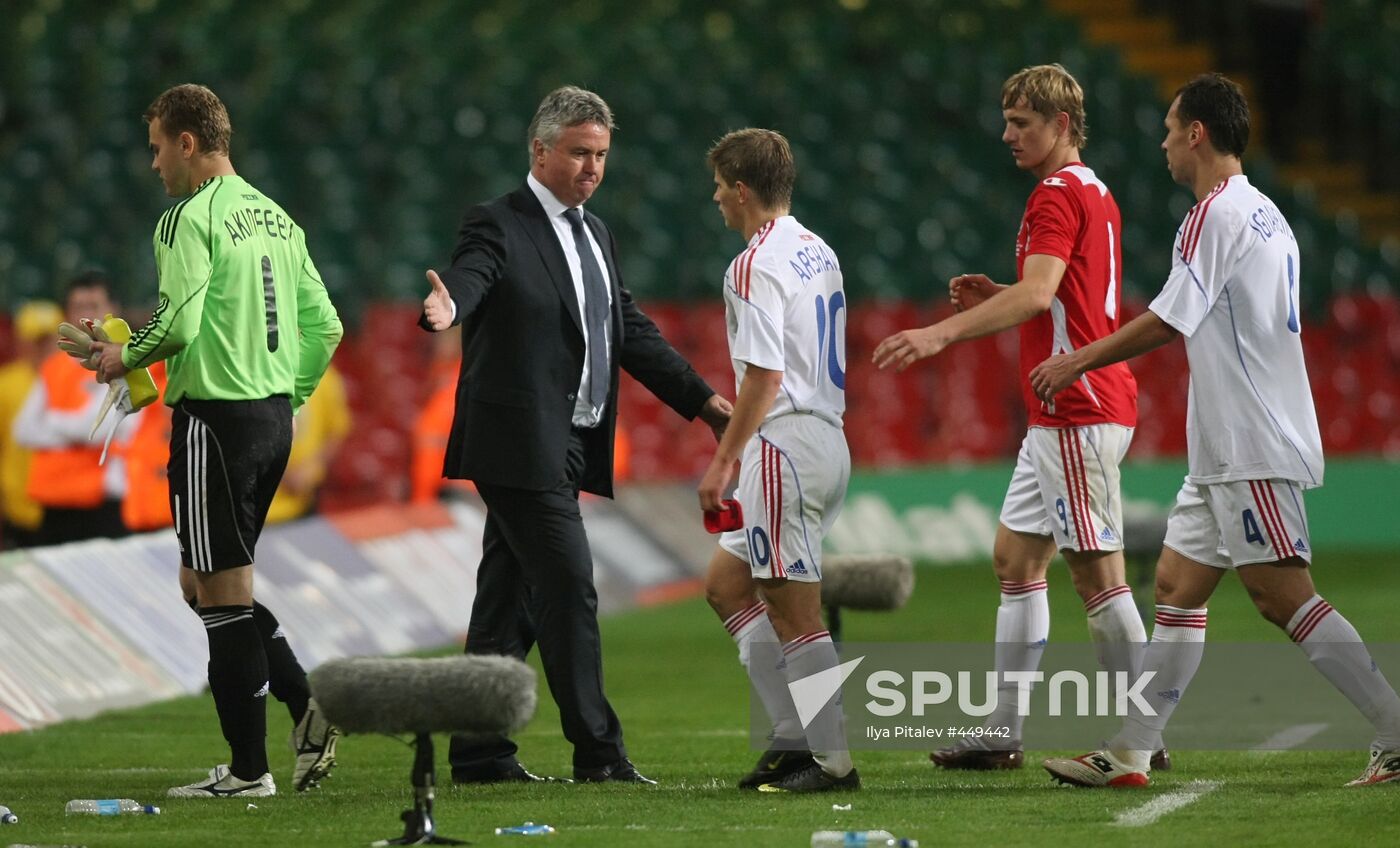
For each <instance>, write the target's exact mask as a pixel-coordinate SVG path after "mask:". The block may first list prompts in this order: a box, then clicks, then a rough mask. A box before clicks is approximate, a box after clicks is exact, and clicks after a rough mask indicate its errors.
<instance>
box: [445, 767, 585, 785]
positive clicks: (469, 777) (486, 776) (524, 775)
mask: <svg viewBox="0 0 1400 848" xmlns="http://www.w3.org/2000/svg"><path fill="white" fill-rule="evenodd" d="M553 780H555V778H552V777H540V776H539V775H537V774H532V773H531V772H529V771H526V769H525V767H524V766H523V765H521V764H520V763H518V762H517V763H513V764H511V765H510V766H509V767H508V768H501V769H490V770H486V771H471V772H467V771H460V770H456V769H454V770H453V771H452V782H453V783H456V784H469V783H549V782H550V781H553ZM566 782H567V781H566Z"/></svg>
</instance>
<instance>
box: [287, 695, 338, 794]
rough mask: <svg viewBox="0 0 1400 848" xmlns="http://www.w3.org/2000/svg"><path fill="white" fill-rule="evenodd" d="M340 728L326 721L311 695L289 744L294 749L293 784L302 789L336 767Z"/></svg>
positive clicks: (318, 780) (303, 790) (317, 782)
mask: <svg viewBox="0 0 1400 848" xmlns="http://www.w3.org/2000/svg"><path fill="white" fill-rule="evenodd" d="M339 738H340V728H338V727H336V726H335V725H333V724H331V723H330V722H329V721H327V720H326V714H325V713H323V712H321V707H320V706H319V705H318V704H317V703H316V699H315V698H312V699H311V700H309V701H307V702H306V714H305V715H303V716H302V717H301V721H299V722H297V726H296V728H295V729H293V730H292V738H291V747H292V750H293V751H295V752H296V755H297V762H296V767H295V768H294V769H293V771H292V787H293V788H294V789H295V790H296V791H298V792H305V791H306V790H308V789H310V788H311V787H313V786H316V785H317V784H319V783H320V782H321V781H322V780H324V779H325V777H326V775H328V774H330V773H331V769H332V768H333V767H334V766H335V743H336V740H338V739H339Z"/></svg>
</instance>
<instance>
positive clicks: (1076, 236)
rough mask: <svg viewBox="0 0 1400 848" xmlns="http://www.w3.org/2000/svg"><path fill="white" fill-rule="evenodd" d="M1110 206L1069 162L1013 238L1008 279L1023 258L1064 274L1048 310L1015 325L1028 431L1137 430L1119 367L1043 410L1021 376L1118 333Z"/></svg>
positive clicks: (1043, 188)
mask: <svg viewBox="0 0 1400 848" xmlns="http://www.w3.org/2000/svg"><path fill="white" fill-rule="evenodd" d="M1122 232H1123V223H1122V218H1121V217H1120V216H1119V214H1118V204H1117V203H1116V202H1115V201H1114V199H1113V195H1112V194H1111V193H1110V192H1109V190H1108V186H1106V185H1104V184H1103V183H1102V182H1101V181H1100V180H1099V178H1098V177H1096V176H1094V172H1093V171H1092V170H1090V169H1089V168H1087V167H1085V166H1084V165H1082V164H1080V163H1078V162H1075V163H1073V164H1070V165H1066V166H1065V167H1064V168H1061V169H1060V170H1058V171H1056V172H1055V173H1053V174H1051V175H1050V176H1048V177H1046V178H1045V179H1043V180H1041V181H1040V183H1039V184H1038V185H1037V186H1036V187H1035V191H1033V192H1031V196H1030V199H1029V200H1027V201H1026V214H1025V217H1023V218H1022V219H1021V232H1020V233H1019V234H1018V235H1017V237H1016V278H1017V279H1018V280H1019V279H1021V276H1022V274H1023V272H1024V265H1025V262H1026V257H1027V256H1030V255H1031V254H1033V253H1043V254H1046V255H1048V256H1055V257H1058V258H1060V259H1063V260H1064V262H1065V264H1066V266H1068V267H1067V268H1066V269H1065V275H1064V277H1062V278H1061V279H1060V287H1059V290H1058V291H1056V292H1055V299H1054V301H1053V302H1052V303H1051V305H1050V311H1048V312H1045V313H1043V314H1041V315H1037V316H1036V317H1034V318H1032V319H1031V320H1029V321H1027V322H1025V323H1024V324H1022V325H1021V394H1022V395H1023V396H1024V397H1025V400H1026V409H1027V410H1028V411H1029V412H1030V422H1029V423H1030V425H1031V426H1039V427H1078V426H1082V425H1085V424H1122V425H1124V426H1127V427H1134V426H1136V425H1137V381H1136V380H1134V379H1133V372H1132V371H1129V370H1128V366H1127V364H1126V363H1122V362H1119V363H1117V364H1116V365H1110V366H1108V367H1106V368H1100V369H1098V370H1097V371H1090V372H1089V373H1087V374H1085V375H1084V376H1083V378H1081V379H1080V380H1079V381H1078V382H1076V383H1075V384H1074V385H1072V386H1070V387H1069V388H1067V389H1065V390H1064V391H1063V392H1060V393H1059V394H1058V395H1056V396H1055V401H1054V403H1045V402H1044V401H1042V400H1040V399H1039V398H1037V397H1036V396H1035V393H1034V392H1032V391H1031V385H1030V380H1029V375H1030V372H1031V369H1032V368H1034V367H1035V366H1037V365H1039V364H1040V363H1041V362H1042V361H1044V359H1045V358H1046V357H1047V356H1051V355H1052V354H1059V353H1066V352H1068V351H1071V350H1077V349H1079V348H1081V347H1084V346H1085V345H1087V344H1089V343H1090V342H1093V341H1095V340H1097V339H1101V338H1103V337H1104V336H1107V335H1110V334H1112V333H1113V331H1114V330H1117V329H1118V317H1119V315H1120V313H1121V300H1122V292H1121V288H1122V286H1121V285H1120V284H1121V282H1122V268H1123V252H1122V248H1121V236H1122Z"/></svg>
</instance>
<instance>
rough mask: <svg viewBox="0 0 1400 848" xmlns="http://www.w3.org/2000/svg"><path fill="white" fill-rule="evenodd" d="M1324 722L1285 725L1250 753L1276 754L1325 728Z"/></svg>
mask: <svg viewBox="0 0 1400 848" xmlns="http://www.w3.org/2000/svg"><path fill="white" fill-rule="evenodd" d="M1327 728H1328V725H1327V724H1325V723H1317V724H1295V725H1293V726H1292V727H1285V728H1284V729H1283V730H1280V731H1279V732H1278V733H1275V734H1274V735H1273V736H1270V737H1269V738H1268V739H1265V740H1264V741H1263V742H1260V743H1259V744H1258V745H1255V746H1254V747H1253V748H1251V749H1250V753H1251V754H1277V753H1278V752H1279V751H1286V750H1288V749H1289V748H1296V747H1298V746H1299V745H1301V744H1303V743H1304V742H1306V741H1308V740H1309V739H1311V738H1313V737H1314V736H1316V735H1317V734H1319V733H1321V732H1322V731H1324V730H1326V729H1327Z"/></svg>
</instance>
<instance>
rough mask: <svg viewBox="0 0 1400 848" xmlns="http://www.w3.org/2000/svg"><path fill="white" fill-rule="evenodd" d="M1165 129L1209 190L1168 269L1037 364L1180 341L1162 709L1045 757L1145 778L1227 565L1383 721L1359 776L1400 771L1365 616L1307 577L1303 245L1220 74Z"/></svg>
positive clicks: (1160, 657) (1163, 579)
mask: <svg viewBox="0 0 1400 848" xmlns="http://www.w3.org/2000/svg"><path fill="white" fill-rule="evenodd" d="M1166 128H1167V137H1166V139H1165V140H1164V141H1163V142H1162V149H1163V150H1164V151H1165V152H1166V157H1167V167H1168V168H1169V169H1170V170H1171V174H1172V178H1173V179H1175V180H1176V181H1177V182H1178V183H1180V184H1182V185H1184V186H1187V187H1189V188H1191V189H1192V191H1194V192H1195V195H1196V199H1197V200H1198V201H1199V202H1198V203H1197V204H1196V206H1195V207H1194V208H1192V210H1191V212H1190V213H1189V214H1188V215H1187V216H1186V220H1185V222H1184V223H1183V224H1182V227H1181V229H1180V230H1179V231H1178V232H1177V239H1176V244H1175V250H1174V252H1173V259H1172V270H1171V275H1170V276H1169V277H1168V278H1167V283H1166V285H1165V286H1164V287H1163V289H1162V292H1161V294H1159V295H1158V296H1157V298H1156V299H1155V300H1153V301H1152V303H1151V304H1150V306H1149V307H1148V311H1147V312H1145V313H1143V314H1142V315H1141V316H1139V317H1138V318H1136V319H1134V320H1133V321H1132V322H1131V323H1129V324H1127V325H1126V326H1124V327H1123V328H1122V329H1121V330H1119V331H1118V332H1116V333H1114V334H1113V335H1111V336H1109V337H1108V338H1105V339H1102V340H1101V341H1098V342H1095V343H1094V344H1091V345H1089V346H1087V347H1084V348H1081V349H1079V350H1077V351H1075V352H1073V353H1070V354H1067V355H1065V356H1057V357H1051V358H1050V359H1047V360H1045V361H1044V362H1042V363H1041V364H1040V365H1038V366H1036V368H1035V369H1034V370H1033V371H1032V372H1031V384H1032V386H1033V387H1034V389H1035V391H1036V393H1037V394H1038V395H1039V396H1040V397H1041V398H1043V399H1045V400H1047V401H1048V400H1050V399H1051V398H1053V397H1055V395H1056V394H1057V393H1058V392H1060V391H1061V390H1063V389H1064V388H1065V387H1066V386H1070V385H1073V384H1074V382H1075V381H1076V380H1078V379H1079V378H1080V376H1082V375H1083V374H1085V373H1086V372H1089V371H1092V370H1093V369H1095V368H1101V367H1103V366H1105V365H1108V364H1110V363H1115V362H1121V361H1123V360H1125V359H1130V358H1132V357H1134V356H1138V355H1140V354H1143V353H1146V352H1147V351H1149V350H1152V349H1153V348H1156V347H1159V346H1161V345H1164V344H1167V343H1168V342H1171V341H1173V340H1174V339H1176V338H1177V336H1185V338H1186V357H1187V362H1188V364H1189V366H1190V370H1191V386H1190V390H1189V391H1190V401H1191V402H1190V413H1189V417H1188V419H1187V424H1186V427H1187V459H1188V466H1189V473H1188V475H1187V478H1186V482H1185V484H1184V485H1183V486H1182V489H1181V492H1180V493H1179V494H1178V495H1177V500H1176V505H1175V506H1174V507H1173V508H1172V512H1171V515H1170V516H1169V517H1168V519H1167V536H1166V540H1165V542H1164V547H1163V549H1162V556H1161V559H1160V560H1159V561H1158V563H1157V623H1156V627H1155V628H1154V630H1153V634H1152V642H1151V644H1150V645H1148V648H1147V652H1146V655H1145V657H1144V659H1143V669H1142V671H1143V674H1144V675H1146V674H1148V673H1153V674H1155V677H1154V678H1153V679H1152V685H1151V686H1150V687H1149V688H1150V689H1151V690H1152V691H1150V692H1147V693H1144V694H1145V695H1146V697H1145V700H1146V702H1147V704H1148V706H1149V707H1151V708H1152V709H1151V711H1152V712H1155V715H1143V714H1137V713H1136V712H1135V711H1134V712H1131V713H1130V714H1129V715H1128V716H1127V717H1126V718H1125V720H1124V722H1123V729H1122V730H1121V731H1120V732H1119V734H1118V735H1117V736H1115V737H1114V738H1113V739H1111V740H1109V743H1108V746H1107V748H1106V749H1105V750H1103V751H1095V752H1092V753H1090V754H1085V755H1084V756H1082V757H1077V758H1075V759H1050V760H1046V761H1045V768H1046V769H1047V770H1048V771H1049V772H1050V774H1051V775H1052V776H1054V777H1055V778H1056V779H1058V780H1060V781H1061V782H1064V783H1072V784H1076V785H1079V786H1115V787H1117V786H1145V785H1147V783H1148V771H1149V766H1148V752H1149V751H1151V750H1152V749H1153V748H1154V747H1155V746H1156V745H1157V744H1159V742H1158V740H1160V738H1161V732H1162V729H1163V728H1164V727H1165V726H1166V724H1167V721H1168V720H1169V719H1170V717H1171V714H1172V711H1173V710H1174V709H1175V707H1176V705H1177V703H1178V702H1179V701H1180V699H1181V697H1182V695H1183V694H1184V693H1185V691H1186V687H1187V685H1188V684H1189V683H1190V682H1191V678H1192V677H1193V676H1194V675H1195V673H1196V669H1197V667H1198V666H1199V664H1200V658H1201V651H1202V650H1203V643H1204V640H1205V627H1206V606H1205V604H1206V601H1207V600H1208V599H1209V598H1210V596H1211V594H1212V593H1213V592H1214V591H1215V587H1216V586H1217V585H1218V584H1219V582H1220V578H1221V577H1222V576H1224V574H1225V572H1226V571H1227V570H1231V569H1233V570H1234V571H1235V572H1236V573H1237V574H1238V575H1239V578H1240V582H1241V583H1243V584H1244V586H1245V588H1246V589H1248V590H1249V594H1250V597H1251V598H1252V599H1253V600H1254V603H1255V605H1256V606H1257V607H1258V608H1259V611H1260V613H1262V614H1263V615H1264V617H1265V618H1267V619H1268V620H1269V621H1271V622H1273V623H1274V624H1276V625H1278V626H1279V627H1280V628H1282V629H1283V630H1284V631H1285V632H1286V633H1287V634H1288V635H1289V637H1290V638H1291V639H1292V640H1293V641H1294V642H1296V643H1297V644H1298V646H1299V647H1300V648H1301V649H1302V650H1303V653H1304V654H1306V655H1307V657H1308V660H1309V661H1310V662H1312V664H1313V665H1314V666H1315V667H1316V668H1317V670H1318V671H1320V672H1321V673H1322V674H1323V676H1325V677H1326V678H1327V679H1328V680H1329V681H1331V682H1332V684H1333V685H1334V686H1336V687H1337V689H1338V690H1340V691H1341V692H1342V694H1344V695H1345V696H1346V697H1347V698H1348V699H1349V700H1350V701H1351V702H1352V704H1354V705H1355V706H1356V707H1357V709H1358V710H1360V711H1361V713H1362V714H1363V715H1365V716H1366V718H1367V719H1369V720H1370V722H1371V723H1372V725H1374V727H1375V730H1376V738H1375V741H1374V743H1373V744H1372V746H1371V757H1370V761H1369V763H1368V765H1367V767H1366V769H1365V771H1364V772H1362V774H1361V776H1360V777H1358V778H1356V779H1355V780H1353V781H1351V783H1349V784H1348V785H1350V786H1366V785H1372V784H1377V783H1384V782H1388V781H1394V780H1400V697H1397V696H1396V694H1395V690H1394V689H1393V688H1391V685H1390V683H1389V682H1388V681H1387V680H1386V678H1385V675H1384V674H1382V673H1381V671H1380V670H1379V668H1377V666H1376V664H1375V663H1374V662H1373V661H1372V659H1371V655H1370V652H1369V651H1368V650H1367V648H1366V646H1365V644H1363V643H1362V641H1361V637H1360V635H1358V634H1357V632H1356V628H1354V627H1352V625H1351V623H1350V622H1348V621H1347V620H1346V619H1345V618H1344V617H1342V614H1341V613H1339V612H1337V611H1336V610H1334V609H1333V608H1332V606H1331V605H1330V604H1328V603H1327V602H1326V601H1325V600H1323V599H1322V597H1321V596H1319V595H1318V594H1317V591H1316V589H1315V588H1314V587H1313V582H1312V576H1311V574H1310V572H1309V569H1308V564H1309V562H1310V561H1311V559H1312V551H1311V546H1310V541H1309V538H1308V525H1307V514H1306V513H1305V512H1304V509H1303V494H1302V490H1304V489H1309V488H1314V487H1317V486H1320V485H1322V469H1323V462H1322V440H1321V438H1320V436H1319V434H1318V427H1317V417H1316V414H1315V412H1314V410H1313V402H1312V393H1311V391H1310V390H1309V387H1308V375H1307V369H1306V367H1305V365H1304V362H1303V346H1302V340H1301V332H1302V328H1301V326H1300V323H1299V310H1298V286H1299V280H1300V278H1299V256H1298V245H1297V242H1296V241H1295V240H1294V238H1293V232H1292V230H1290V229H1289V227H1288V222H1287V221H1286V220H1284V217H1283V215H1282V214H1280V213H1279V211H1278V208H1277V207H1276V206H1275V205H1274V204H1273V202H1272V201H1270V200H1269V198H1267V197H1265V196H1264V195H1263V194H1262V193H1261V192H1259V191H1258V190H1257V189H1255V188H1253V187H1252V186H1250V184H1249V180H1248V179H1247V178H1246V177H1245V175H1244V171H1243V168H1242V166H1241V163H1240V158H1241V156H1242V155H1243V153H1244V149H1245V144H1246V142H1247V141H1248V139H1249V107H1248V105H1247V104H1246V103H1245V99H1244V95H1243V93H1242V92H1241V91H1240V88H1239V86H1237V85H1236V84H1234V83H1233V82H1231V81H1229V80H1227V79H1226V78H1224V77H1222V76H1220V75H1219V74H1205V75H1202V76H1199V77H1197V78H1196V79H1194V80H1192V81H1191V82H1189V83H1187V84H1186V85H1184V86H1182V88H1181V89H1180V91H1178V92H1177V96H1176V99H1175V100H1174V101H1173V103H1172V105H1171V108H1170V109H1169V111H1168V112H1167V117H1166Z"/></svg>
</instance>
